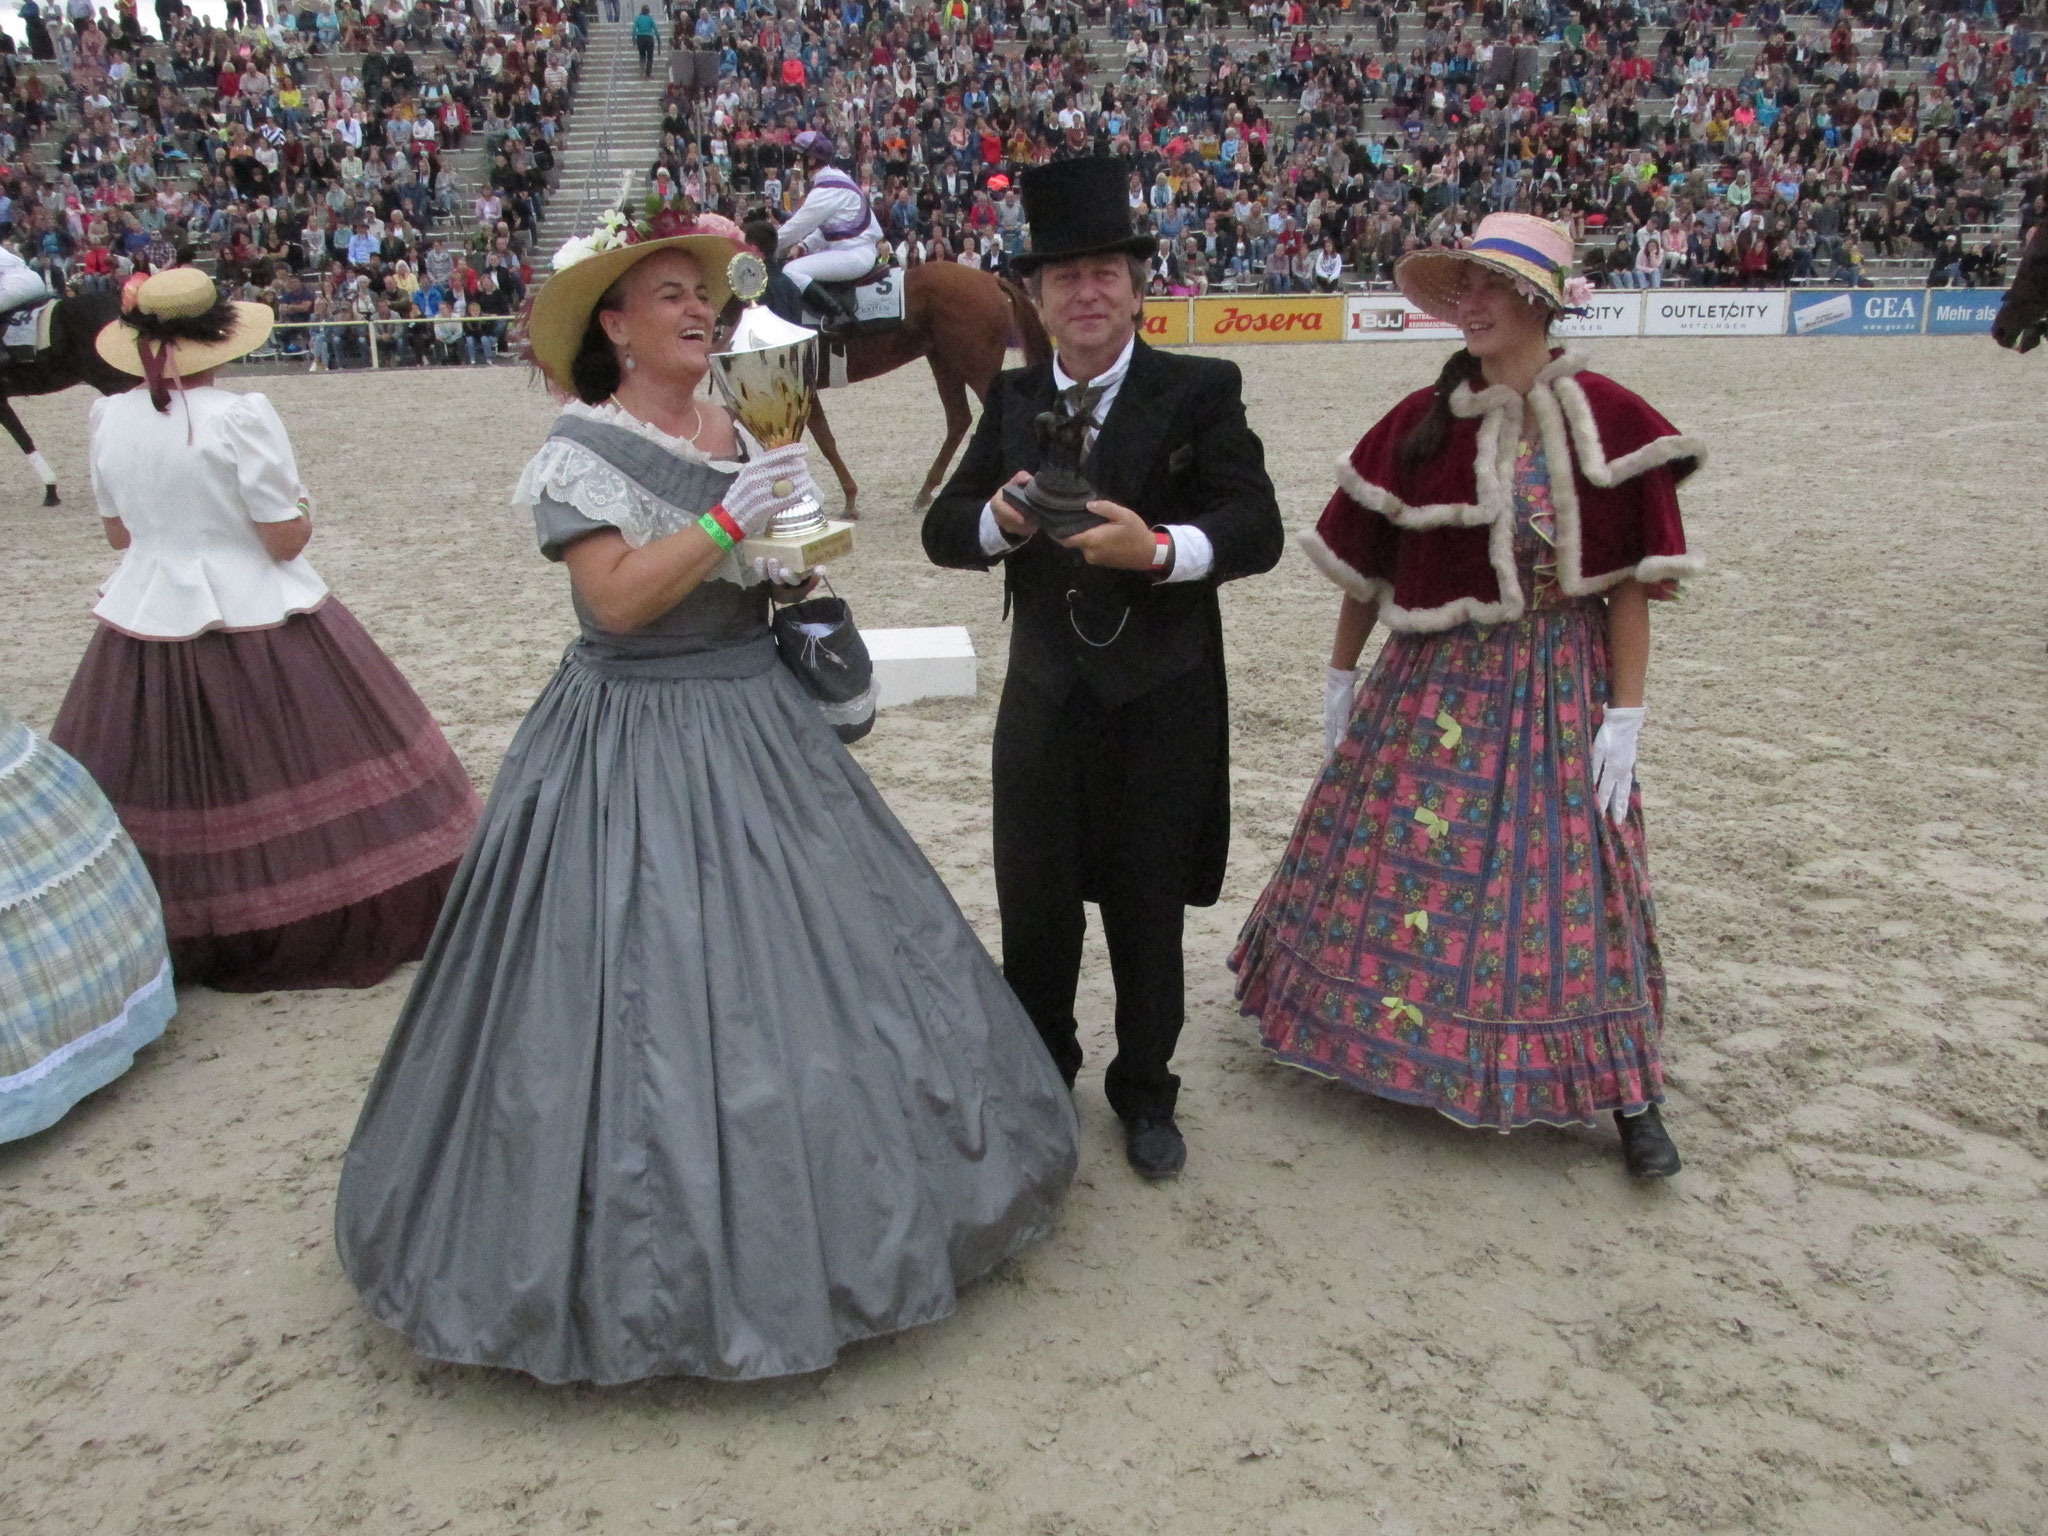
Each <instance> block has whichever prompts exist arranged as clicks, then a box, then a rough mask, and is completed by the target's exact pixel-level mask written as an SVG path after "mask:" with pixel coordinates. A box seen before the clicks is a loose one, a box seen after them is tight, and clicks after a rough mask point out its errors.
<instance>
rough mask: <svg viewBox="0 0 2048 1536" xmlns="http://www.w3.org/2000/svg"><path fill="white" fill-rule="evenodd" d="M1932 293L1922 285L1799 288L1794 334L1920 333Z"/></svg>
mask: <svg viewBox="0 0 2048 1536" xmlns="http://www.w3.org/2000/svg"><path fill="white" fill-rule="evenodd" d="M1928 297H1929V295H1928V294H1927V293H1926V292H1925V291H1924V290H1923V289H1919V288H1840V289H1832V288H1800V289H1796V290H1794V292H1793V293H1792V296H1791V298H1792V302H1791V306H1790V308H1791V326H1792V334H1793V335H1794V336H1918V335H1919V334H1920V325H1921V322H1922V321H1923V320H1925V319H1926V317H1927V300H1928Z"/></svg>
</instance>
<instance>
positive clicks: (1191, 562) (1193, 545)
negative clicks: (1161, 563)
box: [1159, 523, 1216, 585]
mask: <svg viewBox="0 0 2048 1536" xmlns="http://www.w3.org/2000/svg"><path fill="white" fill-rule="evenodd" d="M1166 536H1167V537H1168V538H1170V539H1172V540H1173V569H1172V570H1170V571H1168V572H1167V573H1166V574H1165V575H1164V576H1162V577H1160V578H1159V579H1160V583H1161V585H1164V584H1166V583H1168V582H1174V581H1200V580H1201V579H1202V578H1203V577H1204V576H1206V575H1208V574H1209V570H1210V568H1211V567H1212V566H1214V565H1215V564H1216V546H1215V545H1213V544H1211V543H1210V542H1209V535H1207V534H1206V533H1204V532H1202V530H1201V529H1199V528H1197V527H1195V526H1194V525H1193V524H1192V523H1172V524H1169V525H1168V527H1167V529H1166Z"/></svg>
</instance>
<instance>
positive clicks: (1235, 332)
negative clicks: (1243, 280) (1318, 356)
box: [1147, 293, 1344, 347]
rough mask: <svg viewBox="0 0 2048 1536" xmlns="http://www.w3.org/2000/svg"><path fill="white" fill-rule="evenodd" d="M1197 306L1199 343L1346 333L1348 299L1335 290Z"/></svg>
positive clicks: (1298, 338)
mask: <svg viewBox="0 0 2048 1536" xmlns="http://www.w3.org/2000/svg"><path fill="white" fill-rule="evenodd" d="M1147 309H1148V310H1149V309H1150V306H1149V305H1148V306H1147ZM1194 310H1195V345H1196V346H1198V347H1213V346H1229V345H1234V344H1236V343H1239V342H1247V341H1337V340H1340V339H1341V338H1342V337H1343V335H1344V300H1343V299H1342V298H1341V297H1339V296H1338V295H1337V294H1334V293H1332V294H1314V295H1310V294H1303V295H1301V296H1300V297H1298V298H1290V297H1286V296H1282V295H1278V294H1276V295H1274V296H1272V297H1270V298H1268V297H1263V296H1260V295H1256V294H1246V295H1245V296H1244V297H1242V298H1229V299H1196V300H1195V302H1194ZM1147 319H1148V321H1149V319H1150V316H1149V314H1148V316H1147Z"/></svg>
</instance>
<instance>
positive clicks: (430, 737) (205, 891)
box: [50, 597, 479, 992]
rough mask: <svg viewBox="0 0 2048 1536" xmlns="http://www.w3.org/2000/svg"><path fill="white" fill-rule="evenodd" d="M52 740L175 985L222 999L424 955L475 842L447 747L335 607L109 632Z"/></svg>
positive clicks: (371, 972) (89, 653)
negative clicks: (121, 856) (151, 889)
mask: <svg viewBox="0 0 2048 1536" xmlns="http://www.w3.org/2000/svg"><path fill="white" fill-rule="evenodd" d="M50 739H51V740H52V741H54V742H56V743H57V744H58V745H59V746H61V747H62V748H63V749H64V750H65V751H67V752H69V753H70V754H71V755H72V756H73V757H75V758H77V759H78V760H79V762H81V763H83V764H84V765H85V767H86V770H87V771H88V772H90V773H91V774H92V776H93V777H94V778H95V779H97V780H98V781H99V784H100V787H101V788H102V789H103V790H105V791H106V794H107V798H108V799H109V800H111V801H112V802H113V803H114V809H115V811H116V813H117V814H118V815H119V816H120V818H121V823H122V825H123V826H125V827H126V828H127V829H128V835H129V836H130V837H131V838H133V839H134V841H135V845H136V847H137V848H139V849H140V850H141V852H142V857H143V861H144V863H146V864H147V865H148V867H149V873H150V876H151V878H152V879H153V880H154V881H155V882H156V888H157V892H158V894H159V895H160V896H161V897H162V898H163V907H164V928H165V931H166V934H167V936H168V938H169V940H170V953H171V967H172V969H173V971H174V972H175V973H176V975H177V978H178V980H179V981H181V982H197V983H200V984H202V985H205V986H210V987H216V988H219V989H221V990H223V991H229V992H265V991H272V990H285V989H300V988H309V987H367V986H372V985H374V984H375V983H377V982H379V981H382V980H383V979H384V978H385V977H386V976H388V975H390V974H391V972H392V971H393V970H394V969H395V968H396V967H397V966H399V965H401V964H403V963H404V962H406V961H408V960H417V959H418V958H419V957H420V955H421V954H422V953H424V952H425V950H426V945H427V939H428V938H429V937H430V936H431V935H432V933H433V930H434V922H435V919H436V918H437V917H438V916H439V915H440V911H441V902H442V899H443V898H444V897H445V896H446V895H447V893H448V884H449V881H450V880H451V879H452V878H453V876H454V872H455V866H456V864H457V863H458V862H459V861H460V859H461V857H462V854H463V851H464V849H465V848H466V847H467V846H468V844H469V838H470V834H471V833H472V832H473V831H474V830H475V828H476V820H477V813H478V810H479V802H478V799H477V794H476V791H475V789H474V788H472V787H471V785H470V782H469V778H468V775H466V774H465V773H464V772H463V771H462V764H461V763H460V762H458V761H457V760H456V757H455V752H454V749H453V748H451V747H450V746H449V745H448V740H447V738H446V737H445V736H443V735H442V734H441V728H440V727H439V726H438V725H436V724H435V723H434V717H433V716H432V715H431V714H429V713H428V712H427V707H426V705H424V704H423V703H421V702H420V698H419V695H418V694H416V693H414V692H413V691H412V688H411V687H410V686H409V685H408V684H407V683H406V681H405V679H404V678H403V677H402V676H400V675H399V672H398V669H397V668H396V667H395V666H393V665H392V664H391V659H390V658H389V657H387V656H386V655H385V654H384V653H383V652H382V651H381V650H379V649H378V648H377V643H376V641H374V640H372V639H371V638H370V636H369V634H368V632H367V631H365V630H364V628H363V626H362V625H361V624H360V623H359V622H358V621H357V620H356V617H355V615H354V614H352V613H350V612H349V611H348V609H347V608H345V607H343V606H342V603H341V601H340V599H338V598H334V597H330V598H328V599H327V600H326V601H325V602H323V603H322V604H321V605H320V606H319V607H318V608H317V609H315V610H314V611H313V612H311V613H302V614H295V615H293V616H292V617H291V618H289V619H287V620H285V622H284V623H282V624H280V625H277V626H275V627H273V628H268V629H251V630H209V631H207V632H206V633H204V634H200V635H195V636H193V637H192V638H191V639H188V640H144V639H138V638H137V637H135V636H133V635H128V634H123V633H122V632H121V631H119V630H116V629H110V628H108V627H106V626H105V625H102V626H101V627H100V629H99V631H98V633H97V634H95V635H94V636H93V639H92V643H91V644H90V645H88V646H87V647H86V651H85V658H84V660H82V661H81V662H80V663H79V665H78V673H77V675H76V676H75V677H73V678H72V680H71V689H70V691H69V692H68V693H67V694H66V695H65V696H64V705H63V708H62V709H60V710H59V711H58V714H57V723H56V725H55V727H54V728H53V729H52V730H51V732H50Z"/></svg>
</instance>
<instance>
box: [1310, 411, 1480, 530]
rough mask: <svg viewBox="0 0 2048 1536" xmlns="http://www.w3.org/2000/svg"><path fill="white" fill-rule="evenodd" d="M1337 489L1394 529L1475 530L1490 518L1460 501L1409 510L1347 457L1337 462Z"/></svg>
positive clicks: (1402, 502) (1435, 503)
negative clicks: (1353, 464)
mask: <svg viewBox="0 0 2048 1536" xmlns="http://www.w3.org/2000/svg"><path fill="white" fill-rule="evenodd" d="M1481 430H1484V429H1483V428H1482V429H1481ZM1337 489H1338V490H1340V491H1342V492H1343V493H1344V494H1345V495H1346V496H1349V497H1350V498H1351V499H1352V500H1353V501H1355V502H1357V503H1358V504H1359V505H1360V506H1361V507H1364V508H1365V509H1366V510H1367V511H1370V512H1377V513H1379V515H1380V516H1382V517H1384V518H1385V519H1386V520H1387V521H1388V522H1390V523H1392V524H1393V525H1394V526H1395V527H1396V528H1476V527H1479V526H1480V525H1481V524H1483V523H1485V522H1487V521H1489V520H1490V519H1491V517H1492V515H1493V514H1492V513H1491V512H1489V511H1488V510H1487V509H1486V507H1485V506H1484V505H1483V504H1479V505H1475V504H1472V503H1468V502H1461V501H1435V502H1431V503H1429V505H1427V506H1422V507H1411V506H1409V505H1408V503H1407V502H1405V501H1403V500H1402V499H1401V498H1400V497H1398V496H1396V495H1395V494H1394V493H1393V492H1392V491H1390V490H1388V489H1387V488H1386V487H1385V486H1384V485H1375V484H1374V483H1373V482H1372V481H1370V480H1368V479H1366V478H1365V476H1363V475H1361V474H1360V473H1359V472H1358V471H1357V470H1356V469H1355V468H1353V467H1352V464H1351V460H1350V459H1349V458H1342V459H1339V460H1338V461H1337Z"/></svg>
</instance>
